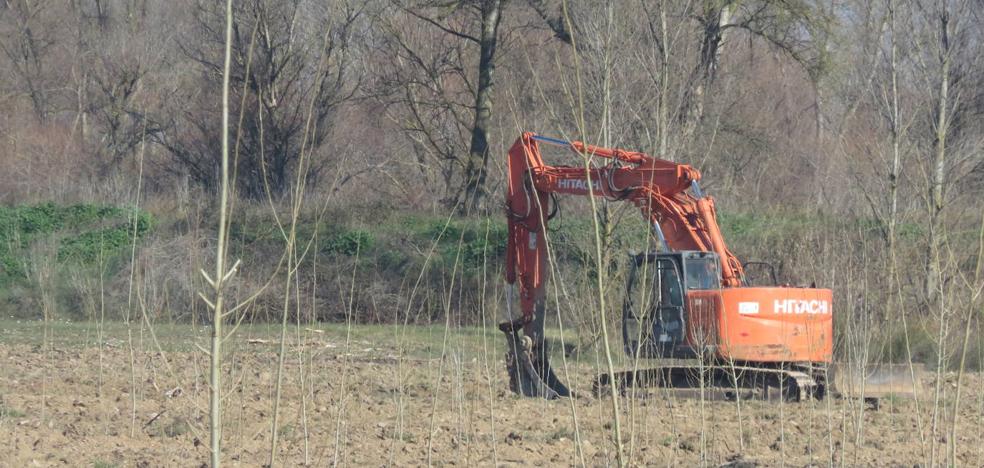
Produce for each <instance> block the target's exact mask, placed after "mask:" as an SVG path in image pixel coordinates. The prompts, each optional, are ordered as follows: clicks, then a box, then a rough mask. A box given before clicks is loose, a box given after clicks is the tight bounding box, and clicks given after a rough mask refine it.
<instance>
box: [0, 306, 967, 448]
mask: <svg viewBox="0 0 984 468" xmlns="http://www.w3.org/2000/svg"><path fill="white" fill-rule="evenodd" d="M45 329H46V327H43V326H42V324H40V323H0V363H2V364H0V447H2V448H0V450H2V452H0V465H2V466H11V467H21V466H97V467H110V466H148V467H149V466H200V465H203V464H206V463H207V461H208V426H207V421H208V416H207V415H208V387H207V385H206V382H207V375H208V372H207V369H208V368H207V357H206V356H205V354H204V353H203V352H202V351H200V350H198V349H197V348H196V345H204V344H206V343H207V341H206V340H207V330H205V329H202V328H201V327H198V328H195V327H187V326H170V327H163V326H162V327H155V333H154V334H151V333H150V330H149V329H146V328H142V327H136V326H134V327H132V328H128V327H125V326H123V325H120V324H115V325H112V326H110V325H107V326H106V327H103V328H102V329H99V328H98V327H96V326H95V325H94V324H56V325H52V326H50V327H47V333H45V331H44V330H45ZM128 332H129V333H128ZM496 333H497V332H496ZM131 338H132V340H131ZM155 338H156V342H158V343H161V346H160V347H158V346H157V345H156V344H155ZM279 339H280V337H279V332H276V331H273V330H269V329H262V330H256V329H246V328H244V329H242V330H240V331H239V332H238V333H237V336H236V339H235V340H234V341H231V342H230V344H229V346H228V348H229V354H228V355H227V356H226V366H225V367H224V374H223V377H224V382H225V383H224V384H223V389H224V390H225V392H226V396H225V402H224V408H223V410H224V425H223V444H224V448H223V457H224V460H225V462H226V464H227V465H230V466H261V465H264V464H266V463H268V458H269V454H270V451H271V428H272V427H273V420H272V414H273V411H274V387H275V384H276V381H277V357H278V353H277V351H278V349H279V345H278V342H279ZM500 340H501V338H500V337H499V336H497V335H496V334H493V333H492V332H491V331H489V332H488V333H480V331H479V332H476V331H475V330H471V329H468V330H463V331H461V332H452V333H449V334H447V335H444V333H443V331H442V330H441V329H436V328H426V329H415V328H413V327H408V328H395V327H392V326H389V327H385V326H384V327H375V328H373V327H359V328H357V329H354V330H353V331H352V333H351V334H347V333H346V332H345V330H344V329H343V328H341V327H321V328H318V329H312V328H304V327H302V328H300V329H293V328H292V329H291V330H290V332H289V334H288V343H290V344H289V346H287V351H288V352H287V354H286V359H285V363H284V373H283V393H282V395H281V398H280V402H281V403H280V408H279V418H278V422H277V426H278V434H279V441H278V444H277V464H278V466H299V465H303V464H305V463H307V464H310V465H316V466H324V465H331V464H334V463H335V462H337V463H338V464H339V465H345V466H404V465H414V466H415V465H445V466H447V465H479V466H491V465H506V466H512V465H540V466H564V465H582V464H583V465H587V466H606V465H614V464H616V459H615V451H614V445H613V443H612V420H613V418H612V414H613V413H612V407H611V401H610V399H609V398H607V397H603V398H598V399H595V398H592V397H590V396H587V395H588V394H590V391H588V389H589V388H590V385H589V379H590V378H591V376H592V375H594V373H595V372H596V371H597V367H596V366H595V365H594V363H593V362H594V360H595V359H596V357H590V358H587V357H583V356H582V358H581V360H579V361H577V362H572V363H569V365H568V366H567V371H566V372H565V370H564V369H563V364H562V363H561V362H560V361H559V360H556V359H555V363H554V364H555V367H558V368H559V369H558V373H559V374H560V375H561V376H562V377H564V376H567V380H568V381H569V382H571V383H572V384H573V386H574V388H575V389H576V390H580V391H581V392H580V393H581V394H582V395H581V396H579V397H578V398H576V399H574V400H570V399H561V400H556V401H543V400H533V399H521V398H517V397H515V396H513V395H512V394H511V393H509V392H508V389H507V382H506V379H507V377H506V373H505V371H504V369H503V365H502V362H501V361H502V359H501V358H502V348H501V346H499V344H498V341H500ZM131 342H132V346H131V344H130V343H131ZM43 343H47V345H43ZM131 349H132V350H133V351H132V352H131ZM568 372H569V374H568ZM925 383H926V384H927V385H928V388H930V389H935V385H934V384H935V379H931V380H929V381H927V382H925ZM982 383H984V382H982V379H981V377H980V375H977V374H968V375H966V376H964V377H963V379H962V381H961V383H960V387H961V393H960V395H961V399H962V401H961V403H960V406H959V408H958V418H957V424H956V431H955V432H954V431H953V427H952V414H953V401H954V400H955V397H956V390H957V377H956V375H955V374H944V375H943V376H942V380H941V382H940V384H941V385H940V387H939V389H940V392H939V394H940V396H941V399H942V400H943V401H945V402H946V406H945V409H943V410H941V411H940V412H935V411H934V407H939V406H938V405H934V404H933V399H932V395H934V392H932V391H931V392H930V393H929V394H928V396H926V397H924V398H923V399H921V400H920V401H911V400H901V399H894V398H888V399H883V400H882V401H881V402H880V406H879V408H877V409H874V408H871V407H870V406H865V405H864V404H863V403H862V402H860V401H858V400H852V399H841V400H838V399H826V400H823V401H810V402H802V403H778V402H764V401H744V402H740V403H737V402H734V401H731V402H728V401H702V400H700V399H689V398H679V397H675V396H672V395H667V394H666V393H665V392H660V391H651V392H646V394H645V395H637V396H636V397H635V398H621V399H620V401H619V403H620V404H621V408H620V420H621V424H622V432H623V440H624V451H625V453H626V456H627V457H628V461H629V463H630V464H631V465H647V466H648V465H652V466H695V465H707V466H780V465H788V466H827V465H830V464H835V465H847V466H865V465H869V466H914V465H921V466H926V465H928V464H933V463H935V464H954V463H956V464H961V465H971V466H982V465H984V444H982V441H984V438H982V421H984V419H982V414H984V413H982V405H984V397H982V395H981V392H980V391H979V389H980V388H981V384H982ZM917 409H918V411H917ZM934 413H936V414H937V416H936V420H937V422H936V427H937V429H936V430H935V434H934V430H933V426H934V423H933V420H934ZM954 434H955V438H954V437H953V436H954ZM951 450H952V451H953V452H955V454H954V453H953V452H951ZM954 456H955V457H956V458H955V459H954V458H953V457H954Z"/></svg>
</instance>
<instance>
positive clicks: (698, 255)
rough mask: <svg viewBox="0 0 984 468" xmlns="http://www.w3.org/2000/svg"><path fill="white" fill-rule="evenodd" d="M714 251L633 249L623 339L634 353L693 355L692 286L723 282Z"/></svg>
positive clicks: (713, 286)
mask: <svg viewBox="0 0 984 468" xmlns="http://www.w3.org/2000/svg"><path fill="white" fill-rule="evenodd" d="M720 262H721V261H720V259H719V258H718V256H717V254H716V253H714V252H701V251H678V252H649V253H644V254H638V255H633V256H632V260H631V269H630V270H629V278H628V284H627V287H626V290H625V300H624V302H623V306H622V338H623V340H622V342H623V343H624V344H625V352H626V354H628V355H629V356H631V357H640V358H645V359H652V358H693V357H695V354H696V353H695V351H694V349H693V348H692V347H691V346H690V344H689V343H687V325H688V318H689V317H688V314H687V307H686V303H687V301H686V297H687V292H689V291H694V290H716V289H720V288H721V271H720V264H721V263H720Z"/></svg>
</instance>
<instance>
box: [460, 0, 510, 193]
mask: <svg viewBox="0 0 984 468" xmlns="http://www.w3.org/2000/svg"><path fill="white" fill-rule="evenodd" d="M501 8H502V2H501V0H487V1H485V2H483V3H482V33H481V36H480V37H479V47H480V56H479V59H478V89H477V90H476V92H475V124H474V125H472V136H471V145H470V148H469V150H468V160H467V162H466V165H465V199H464V203H463V204H462V205H461V207H462V208H464V209H466V210H468V211H471V212H474V211H476V210H478V208H479V206H480V203H481V201H482V198H483V197H484V195H485V178H486V167H487V165H488V160H489V126H490V125H491V123H492V84H493V82H492V74H493V72H494V71H495V49H496V45H497V42H498V34H499V14H500V13H501Z"/></svg>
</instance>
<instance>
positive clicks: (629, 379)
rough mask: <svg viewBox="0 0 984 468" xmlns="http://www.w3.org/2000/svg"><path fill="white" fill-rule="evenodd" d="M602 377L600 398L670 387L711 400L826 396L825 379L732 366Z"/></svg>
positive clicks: (598, 387) (595, 388)
mask: <svg viewBox="0 0 984 468" xmlns="http://www.w3.org/2000/svg"><path fill="white" fill-rule="evenodd" d="M614 376H615V383H614V385H612V380H611V375H609V374H601V375H599V376H598V378H597V379H596V380H595V382H594V385H593V388H592V391H593V393H594V394H595V396H599V395H601V394H602V393H604V392H605V391H610V390H611V389H616V390H617V391H619V392H620V393H622V394H626V393H627V392H628V389H630V388H633V387H635V388H653V387H658V388H669V389H674V390H679V391H682V392H683V393H687V394H691V395H694V396H696V395H697V394H700V395H704V396H706V397H709V398H712V399H736V398H741V399H761V400H775V399H782V400H785V401H806V400H810V399H813V398H817V399H819V398H823V397H824V396H825V395H826V382H825V378H824V377H823V376H822V375H820V374H813V375H811V374H809V373H807V372H804V371H802V370H796V369H789V368H779V367H777V368H770V367H750V366H731V365H703V366H701V365H699V364H682V365H666V366H659V367H652V368H646V369H639V370H628V371H621V372H617V373H615V374H614Z"/></svg>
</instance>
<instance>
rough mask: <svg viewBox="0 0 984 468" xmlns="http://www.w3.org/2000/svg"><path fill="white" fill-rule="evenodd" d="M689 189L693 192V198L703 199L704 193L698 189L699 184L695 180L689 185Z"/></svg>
mask: <svg viewBox="0 0 984 468" xmlns="http://www.w3.org/2000/svg"><path fill="white" fill-rule="evenodd" d="M690 188H692V189H693V190H694V196H695V197H697V198H698V199H700V198H704V191H703V190H701V189H700V184H698V183H697V181H696V180H695V181H693V182H691V183H690Z"/></svg>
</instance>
